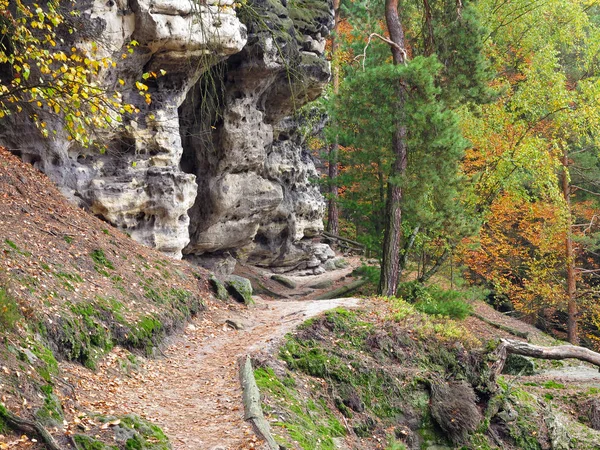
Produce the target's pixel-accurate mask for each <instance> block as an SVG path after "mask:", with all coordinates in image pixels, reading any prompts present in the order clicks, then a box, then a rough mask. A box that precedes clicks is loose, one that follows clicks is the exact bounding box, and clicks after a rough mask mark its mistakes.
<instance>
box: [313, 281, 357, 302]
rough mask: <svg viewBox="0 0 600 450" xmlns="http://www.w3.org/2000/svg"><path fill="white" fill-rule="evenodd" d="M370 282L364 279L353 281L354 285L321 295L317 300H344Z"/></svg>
mask: <svg viewBox="0 0 600 450" xmlns="http://www.w3.org/2000/svg"><path fill="white" fill-rule="evenodd" d="M368 282H369V280H368V279H364V278H363V279H362V280H357V281H353V282H352V283H350V284H347V285H346V286H342V287H339V288H337V289H334V290H333V291H329V292H325V293H324V294H321V295H319V296H318V297H316V298H315V300H330V299H332V298H343V297H344V296H345V295H346V294H348V293H350V292H352V291H355V290H357V289H358V288H359V287H361V286H363V285H364V284H367V283H368Z"/></svg>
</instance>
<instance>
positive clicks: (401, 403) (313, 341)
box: [254, 298, 600, 450]
mask: <svg viewBox="0 0 600 450" xmlns="http://www.w3.org/2000/svg"><path fill="white" fill-rule="evenodd" d="M477 309H478V312H479V313H480V314H487V313H488V312H490V311H485V309H486V308H485V307H484V306H483V305H477ZM490 316H493V314H490ZM510 321H511V323H510V325H511V326H512V327H516V326H519V323H517V322H518V321H516V320H514V319H510ZM494 330H495V329H494V328H493V327H491V326H490V325H489V324H487V323H485V322H482V321H479V319H476V318H474V317H471V318H469V319H467V320H465V321H462V322H461V321H454V320H450V319H448V318H442V317H440V316H427V315H425V314H422V313H419V312H418V311H416V310H415V308H414V307H413V306H412V305H409V304H408V303H406V302H404V301H402V300H394V301H389V300H385V299H380V298H379V299H372V300H371V301H368V302H365V305H364V307H363V308H361V309H358V310H347V309H337V310H334V311H330V312H327V313H325V314H324V315H322V316H320V317H318V318H315V319H313V320H309V321H307V322H305V323H304V324H303V325H301V326H300V327H299V328H298V330H297V331H296V332H295V333H293V334H291V335H288V337H287V338H286V340H285V341H284V342H283V345H282V346H281V347H280V348H279V349H278V350H277V351H275V353H274V354H271V355H264V354H261V355H257V356H256V357H255V361H254V362H255V367H256V369H255V377H256V379H257V383H258V385H259V388H260V390H261V393H262V394H263V396H264V399H263V409H264V410H265V412H266V415H267V419H268V420H269V421H270V422H271V428H272V430H273V434H274V436H275V438H276V440H278V441H279V443H281V444H282V445H284V446H285V448H290V449H291V448H293V449H304V450H309V449H310V450H317V449H322V450H326V449H331V450H334V449H345V450H349V449H356V450H358V449H360V450H367V449H369V450H370V449H373V450H375V449H386V450H401V449H410V450H418V449H427V450H434V449H435V450H441V449H481V450H491V449H515V450H517V449H527V450H542V449H544V450H550V449H554V450H558V449H563V450H566V449H577V450H583V449H590V450H594V449H598V448H600V430H599V429H600V422H598V417H597V416H598V407H599V406H600V401H599V397H600V376H599V374H598V372H597V368H592V367H589V368H588V367H587V366H582V365H581V364H580V363H579V362H578V361H574V362H562V361H552V362H549V361H539V360H538V361H536V362H535V366H533V365H532V363H531V362H528V361H527V360H525V359H524V358H522V357H516V358H513V359H512V360H511V361H509V364H507V366H506V367H505V374H504V375H502V376H500V377H498V378H496V376H495V374H493V373H492V372H491V370H490V368H491V367H492V365H493V363H494V362H495V361H496V359H495V358H496V356H495V354H494V351H493V350H494V348H495V345H497V342H498V341H497V337H498V336H503V335H504V334H506V333H505V332H501V331H499V330H495V331H494ZM495 338H496V340H495ZM512 338H513V339H514V336H512ZM534 340H536V341H539V340H546V341H547V337H544V336H543V335H542V334H541V333H539V332H536V335H535V336H534ZM546 343H547V342H546ZM523 363H525V364H523ZM549 368H553V370H552V371H548V369H549ZM511 374H512V375H511ZM576 375H577V376H576ZM583 375H586V376H583ZM594 427H595V428H596V429H594Z"/></svg>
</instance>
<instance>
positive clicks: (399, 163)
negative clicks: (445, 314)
mask: <svg viewBox="0 0 600 450" xmlns="http://www.w3.org/2000/svg"><path fill="white" fill-rule="evenodd" d="M385 19H386V24H387V28H388V32H389V33H390V40H391V41H392V42H393V43H394V44H395V45H391V46H390V48H391V51H392V57H393V60H394V64H395V65H398V64H402V63H403V62H404V55H405V53H404V30H403V29H402V24H401V23H400V17H399V16H398V0H386V2H385ZM397 93H398V94H397V97H396V99H395V104H396V111H397V120H396V129H395V131H394V135H393V137H392V151H393V153H394V162H393V163H392V168H391V173H390V178H389V180H388V195H387V204H386V215H385V234H384V239H383V251H382V256H383V257H382V261H381V277H380V281H379V293H380V294H382V295H386V296H393V295H395V294H396V290H397V289H398V282H399V276H398V269H399V267H400V241H401V240H402V205H401V203H402V188H401V187H400V185H399V184H398V179H400V178H401V177H402V176H403V175H404V173H405V172H406V165H407V156H408V148H407V145H406V127H405V126H404V125H403V122H404V121H403V120H402V114H403V109H404V104H405V101H406V99H405V93H404V91H403V90H402V86H400V84H399V85H398V86H397ZM392 101H394V100H392Z"/></svg>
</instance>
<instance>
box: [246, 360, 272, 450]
mask: <svg viewBox="0 0 600 450" xmlns="http://www.w3.org/2000/svg"><path fill="white" fill-rule="evenodd" d="M238 362H239V365H240V382H241V384H242V401H243V403H244V420H246V421H248V422H250V424H251V425H252V428H253V429H254V432H255V433H256V434H257V435H258V437H259V438H261V439H263V440H264V441H265V443H266V445H267V448H268V450H279V449H280V447H279V444H277V442H276V441H275V439H274V438H273V435H272V434H271V429H270V427H269V422H267V419H265V416H264V415H263V411H262V407H261V406H260V392H259V390H258V386H257V385H256V379H255V378H254V370H253V369H252V361H251V359H250V356H248V355H246V357H245V358H240V359H239V361H238Z"/></svg>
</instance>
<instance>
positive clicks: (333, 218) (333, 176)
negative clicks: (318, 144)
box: [327, 0, 340, 234]
mask: <svg viewBox="0 0 600 450" xmlns="http://www.w3.org/2000/svg"><path fill="white" fill-rule="evenodd" d="M333 12H334V22H333V35H332V38H331V60H332V63H333V74H332V82H333V93H334V94H338V93H339V91H340V65H339V62H338V61H336V58H337V53H338V48H339V36H338V33H339V28H340V27H339V24H340V0H333ZM339 147H340V145H339V141H338V136H337V135H336V136H335V138H334V140H333V144H332V145H331V147H330V149H329V171H328V175H329V200H328V201H327V231H329V232H330V233H333V234H339V232H340V226H339V209H338V185H337V177H338V173H339V168H338V151H339Z"/></svg>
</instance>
